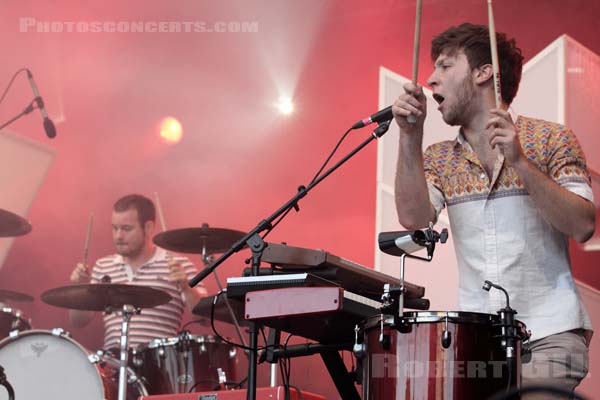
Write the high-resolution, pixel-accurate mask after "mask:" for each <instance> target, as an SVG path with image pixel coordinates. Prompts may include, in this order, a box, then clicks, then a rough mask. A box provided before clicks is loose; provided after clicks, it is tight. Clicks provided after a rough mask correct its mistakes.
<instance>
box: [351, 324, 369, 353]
mask: <svg viewBox="0 0 600 400" xmlns="http://www.w3.org/2000/svg"><path fill="white" fill-rule="evenodd" d="M359 332H360V328H359V327H358V325H355V326H354V346H353V347H352V352H353V353H354V356H355V357H356V358H357V359H359V360H360V359H363V358H365V356H366V355H367V349H366V346H365V344H364V343H359V342H358V334H359Z"/></svg>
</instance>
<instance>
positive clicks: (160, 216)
mask: <svg viewBox="0 0 600 400" xmlns="http://www.w3.org/2000/svg"><path fill="white" fill-rule="evenodd" d="M154 201H155V202H156V212H157V213H158V220H159V221H160V226H161V228H162V231H163V232H164V231H166V230H167V224H165V216H164V215H163V212H162V207H161V206H160V199H159V198H158V193H157V192H154Z"/></svg>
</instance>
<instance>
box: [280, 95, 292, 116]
mask: <svg viewBox="0 0 600 400" xmlns="http://www.w3.org/2000/svg"><path fill="white" fill-rule="evenodd" d="M277 108H278V109H279V111H280V112H281V113H282V114H283V115H290V114H291V113H292V112H294V103H293V102H292V99H291V98H289V97H280V98H279V101H278V102H277Z"/></svg>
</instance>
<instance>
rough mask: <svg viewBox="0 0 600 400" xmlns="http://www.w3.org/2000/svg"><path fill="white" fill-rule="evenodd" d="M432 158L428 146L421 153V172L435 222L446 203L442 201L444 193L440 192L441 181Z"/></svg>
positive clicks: (431, 151) (430, 149) (431, 152)
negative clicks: (423, 173) (422, 172)
mask: <svg viewBox="0 0 600 400" xmlns="http://www.w3.org/2000/svg"><path fill="white" fill-rule="evenodd" d="M433 158H434V157H433V150H432V148H431V146H430V147H428V148H427V149H426V150H425V152H424V153H423V170H424V171H425V180H426V181H427V190H428V191H429V201H430V202H431V204H432V205H433V208H434V209H435V219H436V221H437V219H438V217H439V215H440V213H441V212H442V210H443V209H444V207H445V204H446V201H445V200H444V191H443V190H442V180H441V179H440V177H439V174H438V173H437V171H436V170H435V167H434V162H433Z"/></svg>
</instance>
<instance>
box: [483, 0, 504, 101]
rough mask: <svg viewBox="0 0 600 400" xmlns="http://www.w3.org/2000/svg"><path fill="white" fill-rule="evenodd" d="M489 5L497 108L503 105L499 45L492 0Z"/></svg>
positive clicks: (488, 1)
mask: <svg viewBox="0 0 600 400" xmlns="http://www.w3.org/2000/svg"><path fill="white" fill-rule="evenodd" d="M487 3H488V23H489V29H490V50H491V52H492V73H493V74H494V94H495V97H496V108H500V106H501V105H502V94H501V92H500V68H499V66H498V45H497V44H496V27H495V26H494V12H493V10H492V0H487Z"/></svg>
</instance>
